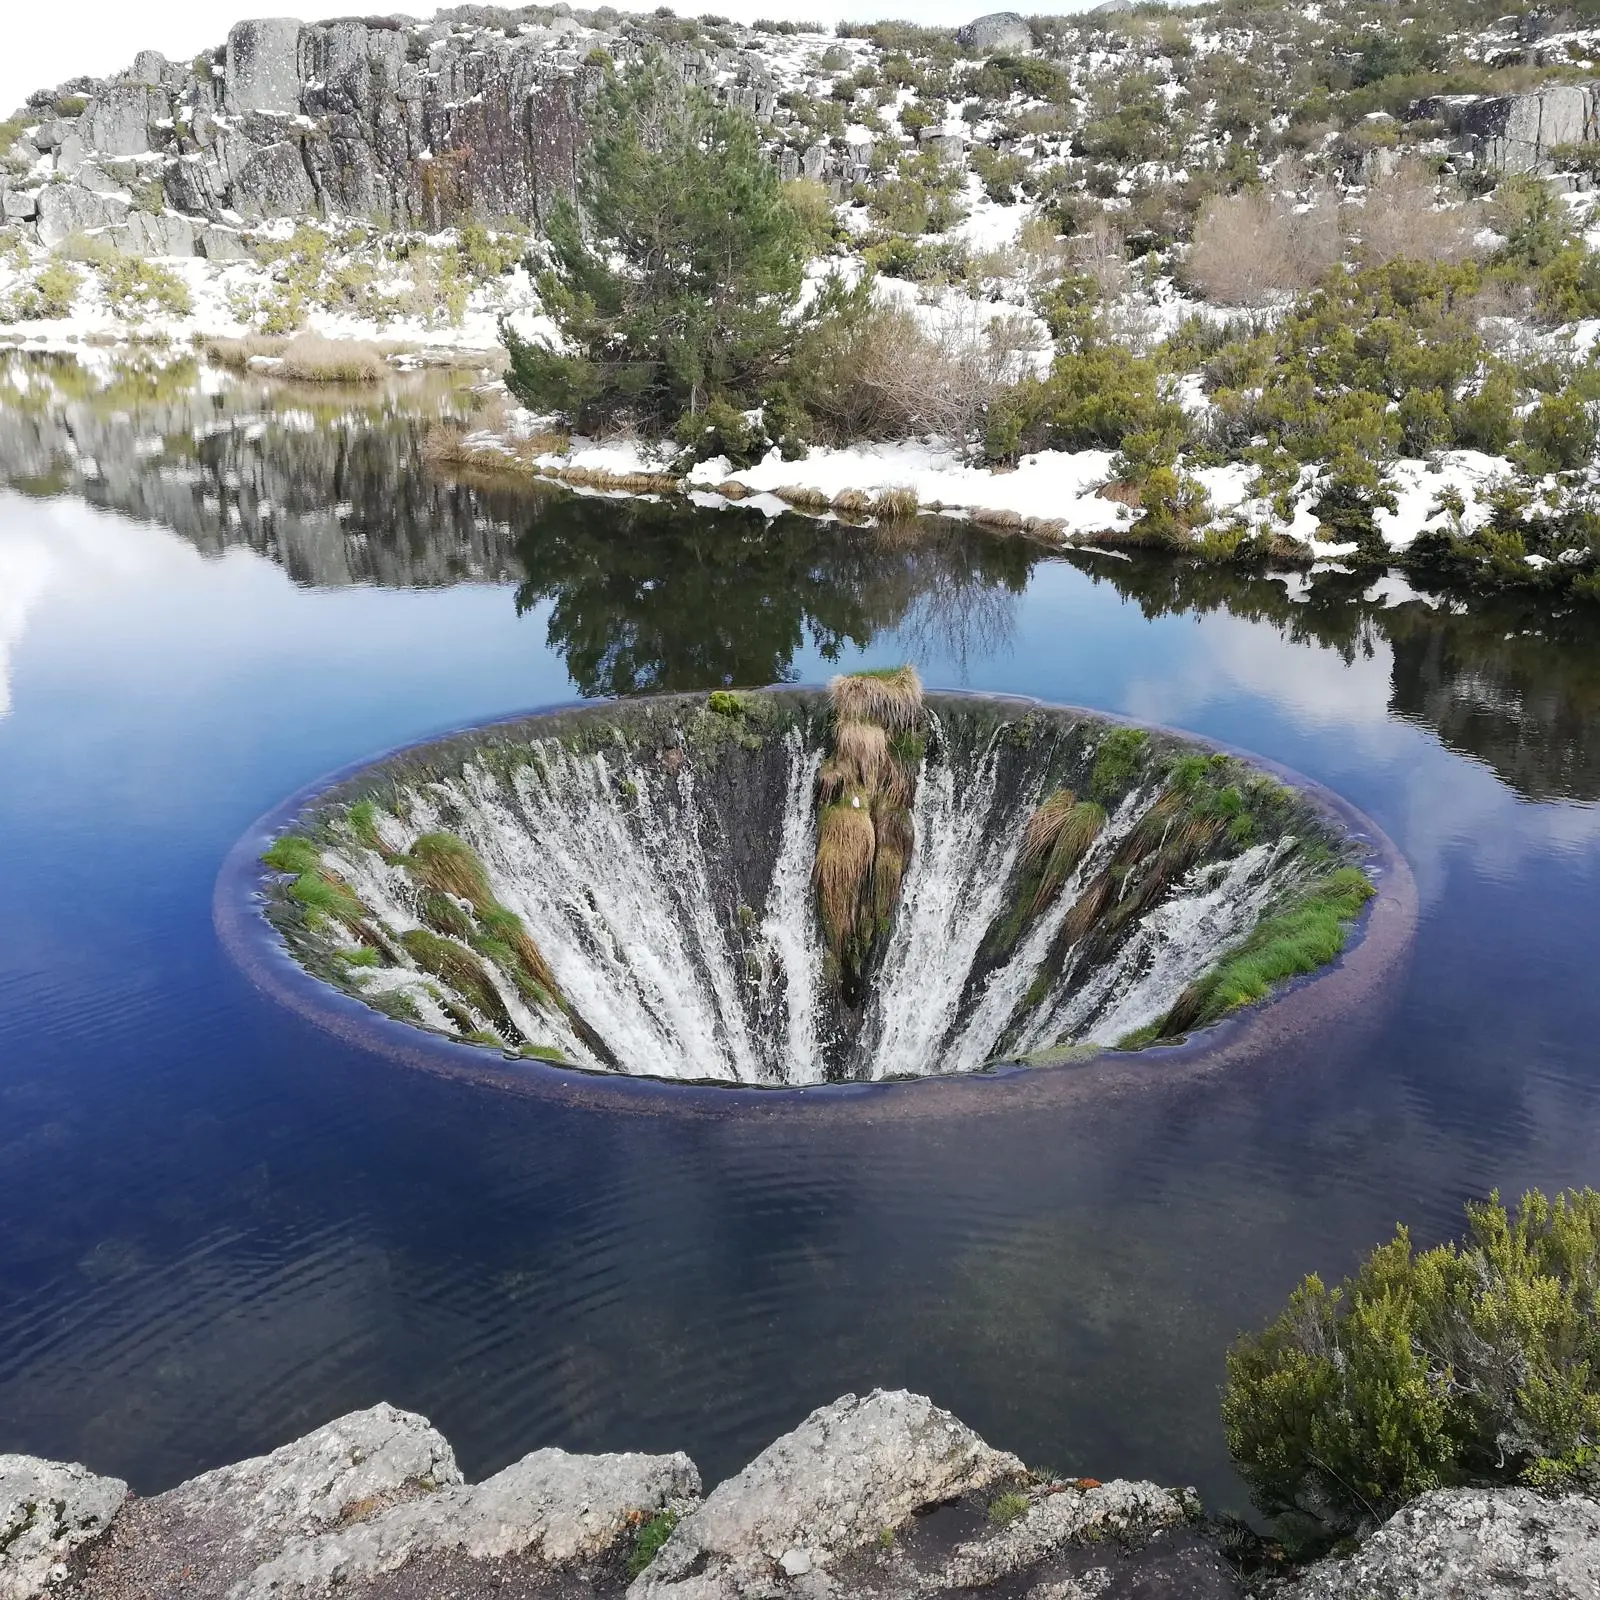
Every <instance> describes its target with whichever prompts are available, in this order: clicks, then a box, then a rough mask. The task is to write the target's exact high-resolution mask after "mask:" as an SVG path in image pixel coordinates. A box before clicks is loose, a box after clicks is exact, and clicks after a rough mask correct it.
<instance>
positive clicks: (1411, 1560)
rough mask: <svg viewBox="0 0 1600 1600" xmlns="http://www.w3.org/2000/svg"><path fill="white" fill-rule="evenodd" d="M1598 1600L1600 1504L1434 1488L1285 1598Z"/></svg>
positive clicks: (1520, 1492) (1313, 1571) (1523, 1492)
mask: <svg viewBox="0 0 1600 1600" xmlns="http://www.w3.org/2000/svg"><path fill="white" fill-rule="evenodd" d="M1373 1595H1386V1596H1387V1595H1394V1596H1404V1597H1405V1600H1600V1503H1596V1502H1595V1501H1593V1500H1589V1499H1586V1498H1584V1497H1582V1496H1579V1495H1564V1496H1562V1497H1560V1498H1557V1499H1546V1498H1544V1497H1543V1496H1541V1495H1537V1494H1534V1493H1533V1492H1532V1491H1531V1490H1528V1489H1435V1490H1433V1491H1431V1492H1430V1493H1428V1494H1425V1495H1422V1496H1420V1497H1419V1498H1418V1499H1416V1500H1413V1501H1412V1502H1411V1504H1410V1505H1408V1506H1406V1507H1405V1509H1404V1510H1402V1511H1400V1512H1398V1513H1396V1515H1395V1516H1394V1517H1392V1518H1391V1519H1390V1520H1389V1521H1388V1522H1387V1523H1385V1524H1384V1526H1383V1527H1381V1528H1380V1529H1379V1530H1378V1531H1377V1532H1376V1533H1375V1534H1373V1536H1372V1537H1371V1538H1370V1539H1368V1540H1367V1542H1366V1543H1365V1544H1364V1545H1362V1547H1361V1548H1360V1549H1359V1550H1358V1551H1356V1553H1355V1554H1354V1555H1352V1556H1346V1557H1344V1558H1343V1559H1342V1560H1337V1561H1334V1560H1328V1561H1319V1562H1318V1563H1317V1564H1316V1565H1315V1566H1313V1567H1312V1568H1310V1569H1309V1571H1308V1572H1307V1573H1306V1574H1305V1576H1304V1577H1302V1578H1301V1579H1300V1581H1299V1582H1298V1583H1296V1584H1294V1585H1292V1586H1291V1588H1290V1589H1289V1590H1288V1591H1287V1594H1286V1596H1285V1600H1368V1597H1369V1596H1373Z"/></svg>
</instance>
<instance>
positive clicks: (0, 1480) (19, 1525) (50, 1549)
mask: <svg viewBox="0 0 1600 1600" xmlns="http://www.w3.org/2000/svg"><path fill="white" fill-rule="evenodd" d="M127 1496H128V1486H127V1484H125V1483H124V1482H123V1481H122V1479H121V1478H97V1477H96V1476H95V1475H94V1474H93V1473H92V1472H90V1471H89V1470H88V1469H87V1468H85V1467H79V1466H69V1465H67V1464H66V1463H64V1462H60V1461H40V1460H39V1459H38V1458H37V1457H35V1456H0V1600H32V1597H33V1596H34V1595H36V1594H42V1593H43V1592H44V1590H45V1589H46V1587H47V1586H48V1585H49V1584H51V1583H52V1582H57V1581H59V1580H60V1579H62V1578H64V1577H65V1576H66V1573H67V1568H66V1562H67V1561H68V1559H69V1558H70V1557H71V1556H72V1554H73V1552H74V1551H75V1550H77V1549H78V1548H79V1546H81V1545H85V1544H87V1543H89V1542H90V1541H91V1540H94V1539H98V1538H99V1537H100V1536H101V1535H102V1534H103V1533H104V1532H105V1531H106V1529H107V1528H108V1527H110V1525H111V1519H112V1518H113V1517H115V1516H116V1514H117V1512H118V1511H119V1510H120V1509H121V1508H122V1503H123V1501H124V1500H125V1499H127Z"/></svg>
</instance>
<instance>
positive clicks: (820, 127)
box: [0, 0, 1600, 594]
mask: <svg viewBox="0 0 1600 1600" xmlns="http://www.w3.org/2000/svg"><path fill="white" fill-rule="evenodd" d="M1597 56H1600V30H1597V29H1591V28H1589V27H1587V26H1586V25H1585V20H1584V18H1583V17H1581V16H1579V15H1576V14H1570V13H1558V12H1553V11H1532V10H1525V11H1523V12H1520V13H1516V14H1513V15H1511V16H1506V15H1504V14H1501V13H1498V12H1497V11H1496V10H1495V8H1492V7H1487V6H1483V5H1481V4H1472V3H1455V4H1447V5H1442V6H1437V7H1433V8H1430V9H1429V10H1428V11H1427V12H1426V13H1421V12H1415V11H1412V10H1409V9H1407V8H1404V7H1400V6H1396V5H1394V4H1387V3H1385V4H1363V3H1342V4H1341V3H1332V4H1324V5H1311V6H1306V7H1290V6H1283V5H1273V4H1259V3H1249V0H1227V3H1223V4H1210V5H1203V6H1199V7H1195V8H1192V9H1185V10H1181V11H1176V10H1168V9H1166V8H1163V7H1160V6H1152V5H1141V6H1136V7H1134V8H1132V9H1117V10H1112V9H1109V8H1101V9H1100V10H1099V11H1097V12H1093V13H1089V14H1086V15H1082V16H1076V17H1070V18H1031V19H1023V18H1021V17H1019V16H1016V15H1014V14H1011V13H1001V14H998V15H995V16H990V17H985V18H981V19H979V20H978V21H976V22H974V23H972V24H970V25H969V26H968V27H966V28H964V29H961V30H958V31H957V32H953V33H952V32H945V31H941V30H933V29H923V28H918V27H914V26H911V25H908V24H903V23H882V24H875V25H871V26H863V27H859V28H857V27H852V28H849V29H841V30H840V34H839V36H834V35H831V34H825V33H822V32H820V31H807V30H804V29H798V28H795V27H794V26H792V25H790V24H764V23H757V24H756V25H755V26H754V27H749V28H747V27H743V26H740V25H737V24H733V23H730V22H727V21H724V20H722V19H718V18H715V17H709V16H708V17H703V18H701V19H699V20H692V19H688V18H679V17H676V16H673V15H671V14H670V13H667V12H665V11H663V12H661V13H658V14H656V15H654V16H650V17H644V18H635V17H624V16H622V15H620V14H618V13H616V12H612V11H609V10H604V9H602V10H599V11H593V12H585V11H570V10H568V9H567V8H566V7H564V6H561V7H554V8H542V7H528V8H524V9H521V10H517V11H502V10H497V9H494V8H490V7H479V6H463V7H459V8H457V9H455V10H453V11H447V12H443V13H441V14H440V15H439V16H438V17H437V18H435V19H433V20H432V21H430V22H427V23H413V22H407V21H405V20H403V19H396V18H379V19H368V20H365V21H356V20H340V21H333V22H326V23H318V24H313V25H309V26H303V25H301V24H300V23H298V22H292V21H286V20H283V19H275V20H267V21H254V22H243V23H240V24H238V25H237V26H235V27H234V28H233V29H232V31H231V32H230V34H229V36H228V39H227V42H226V44H225V45H223V46H221V47H219V48H217V49H216V50H213V51H211V52H208V53H206V54H203V55H201V56H200V57H197V58H196V59H195V60H194V61H193V62H189V63H181V64H180V63H171V62H167V61H165V60H164V59H162V58H161V57H160V56H158V55H155V54H154V53H150V52H146V53H144V54H142V55H140V56H139V58H138V59H137V61H136V62H135V63H134V65H133V66H132V68H131V69H130V70H129V71H128V72H127V73H125V74H123V75H122V76H121V77H119V78H117V79H115V80H110V81H99V80H90V79H78V80H73V81H71V82H69V83H66V84H63V85H60V86H58V87H57V88H55V89H52V90H47V91H41V92H40V93H38V94H35V95H34V96H32V97H31V98H30V100H29V102H28V104H27V105H26V106H25V107H23V108H21V110H20V111H19V112H18V114H17V115H16V116H15V117H13V118H12V119H11V121H10V122H8V123H7V124H5V126H4V129H3V131H0V146H3V147H4V149H5V150H6V154H5V156H4V173H5V176H4V178H3V180H0V181H3V185H4V187H3V188H0V211H3V214H4V217H5V218H6V230H5V235H4V244H3V253H0V321H3V322H4V323H6V324H9V325H10V326H9V329H8V330H6V331H7V333H8V336H10V337H13V338H18V339H22V340H24V341H25V342H28V343H35V344H37V343H43V344H46V345H60V344H62V343H63V342H66V341H71V340H75V339H83V338H89V339H91V340H97V341H100V342H109V343H114V344H119V345H120V344H124V343H127V342H129V341H142V342H144V343H146V344H148V342H149V341H151V340H152V339H155V340H158V341H159V340H167V341H177V345H178V347H181V346H183V345H185V344H187V343H188V342H190V341H193V340H196V339H199V340H202V341H203V340H208V339H209V340H216V339H225V340H231V341H234V343H233V344H232V345H231V346H229V347H227V348H220V347H214V354H215V355H217V357H218V358H219V359H223V360H229V361H233V362H236V363H237V362H242V361H253V362H254V363H255V364H257V365H258V366H263V367H266V368H271V367H272V365H273V364H274V363H277V362H280V361H282V360H283V359H284V342H285V340H286V339H288V338H289V337H290V336H293V335H295V334H296V333H299V332H302V331H303V330H310V331H312V332H315V333H318V334H321V335H325V336H331V337H333V338H338V339H356V340H365V341H369V342H370V341H374V340H377V341H384V344H383V345H382V347H380V348H379V349H378V350H377V351H376V352H375V353H374V352H372V351H370V350H369V351H368V352H367V353H365V354H360V355H358V354H354V353H347V355H346V356H345V357H344V358H343V359H342V361H341V360H340V359H339V358H337V357H335V358H329V357H327V355H326V353H324V356H323V358H322V359H323V360H329V359H332V361H333V368H332V370H334V371H337V372H342V373H343V374H344V375H346V376H355V377H360V376H363V375H366V374H369V373H370V371H371V370H372V364H373V363H374V362H375V361H378V360H379V359H380V358H381V357H383V356H384V355H390V356H394V355H396V354H397V353H401V352H405V351H419V352H426V351H427V350H428V349H429V348H430V347H455V348H458V349H459V348H462V347H465V348H466V349H469V350H482V351H489V350H491V349H492V348H493V347H494V346H495V345H496V343H497V342H498V341H499V339H500V337H501V333H500V319H501V318H502V317H509V318H510V319H511V321H510V328H511V329H512V331H513V333H514V334H517V335H520V336H521V338H522V339H524V340H533V341H534V342H535V343H546V344H551V345H554V346H555V347H557V348H561V347H562V346H563V339H564V338H566V339H570V337H571V330H570V328H568V327H564V326H563V325H562V324H561V320H560V318H559V317H558V316H557V317H552V316H551V315H547V311H550V310H552V309H553V308H552V307H547V306H545V305H544V304H542V303H541V295H540V291H539V289H538V287H537V286H536V284H535V281H534V280H535V277H536V276H537V275H538V273H539V272H540V271H541V270H543V269H545V268H546V267H548V266H549V265H550V261H551V257H550V254H549V251H548V249H547V248H546V246H545V245H544V243H543V241H544V239H545V237H546V235H547V233H548V230H549V227H550V225H551V220H552V217H553V216H555V215H556V214H557V212H558V210H559V208H560V207H561V205H562V204H563V202H564V201H567V200H571V199H573V198H581V197H582V195H583V192H584V184H585V181H586V179H585V173H586V170H587V165H588V163H589V162H590V156H591V151H592V146H593V140H594V118H595V116H596V107H597V105H598V103H599V101H600V98H601V97H602V96H603V95H604V94H605V93H606V86H607V85H608V84H610V83H613V82H615V81H617V80H618V79H619V78H621V79H627V78H629V77H630V75H631V74H633V73H634V72H635V71H636V69H638V68H639V67H640V66H642V65H644V64H646V63H649V62H656V63H664V64H665V67H666V70H667V71H668V73H669V74H670V75H671V76H672V77H673V78H674V79H677V80H681V81H682V82H684V83H686V84H688V85H691V86H694V87H697V88H699V89H703V90H704V91H706V92H707V93H708V94H709V95H710V96H711V97H712V99H714V101H715V102H716V103H717V104H719V105H720V106H721V107H723V108H726V109H728V110H730V111H732V112H733V113H735V114H736V115H737V116H738V117H740V118H748V119H751V120H752V121H753V123H754V125H755V128H756V132H757V136H758V138H759V141H760V148H761V150H762V153H763V159H764V160H765V161H766V162H767V163H768V165H769V167H770V169H771V171H772V173H773V174H775V175H776V177H777V178H778V179H780V180H781V182H782V185H783V193H784V196H785V198H786V201H787V203H788V205H789V206H790V207H791V208H792V209H793V210H794V211H795V212H796V213H797V214H798V215H799V216H800V217H801V218H802V220H803V222H804V226H805V229H806V237H807V240H808V244H807V254H808V256H809V265H808V266H807V268H806V274H805V286H804V288H803V290H802V292H801V293H800V294H799V296H798V298H796V299H795V300H794V302H793V308H792V310H791V311H790V312H789V313H787V315H788V316H789V318H790V322H791V324H792V325H793V326H794V327H795V328H797V329H798V328H801V327H802V326H809V324H810V323H814V322H815V321H816V320H817V318H818V317H819V316H822V313H814V312H813V311H811V310H808V309H807V308H808V307H811V306H813V305H814V304H815V303H816V302H817V301H818V299H819V297H820V296H821V295H822V290H823V288H824V286H825V285H827V284H828V283H830V282H831V283H833V284H836V285H840V286H844V285H848V284H850V283H853V282H857V281H859V280H860V279H861V278H862V277H863V276H864V275H871V276H873V278H874V284H873V288H872V291H871V299H872V304H873V308H874V309H873V310H872V313H871V315H870V316H868V315H867V313H866V312H864V311H863V310H862V309H861V308H860V306H857V308H856V310H855V311H854V312H853V313H852V315H853V316H854V318H855V320H854V321H853V322H849V323H848V326H846V323H845V322H842V321H841V322H838V323H837V324H836V332H837V333H838V337H836V338H835V339H834V342H833V346H832V348H831V349H830V350H828V351H826V352H824V354H818V352H817V350H816V349H815V348H811V347H807V346H805V344H804V340H803V339H802V340H801V343H800V345H799V346H797V347H796V348H795V349H785V350H784V351H783V352H781V359H780V361H779V365H778V367H777V368H774V369H773V371H774V372H777V373H778V377H777V379H775V380H771V379H770V375H769V380H770V381H767V382H766V383H765V387H762V386H761V385H755V386H754V387H751V386H747V387H746V389H745V390H739V389H738V388H737V386H735V388H732V389H729V391H728V392H727V393H726V394H725V395H720V396H713V397H712V398H713V399H714V400H719V401H720V402H722V403H724V404H725V405H726V406H731V407H732V411H731V412H726V413H724V414H722V415H723V416H724V421H723V423H722V424H721V425H719V426H717V427H710V426H709V425H708V426H707V428H706V429H705V430H703V431H705V432H707V433H708V434H709V435H710V439H709V443H707V444H705V445H702V444H701V443H700V442H698V431H697V430H696V429H689V430H688V432H687V433H685V432H684V431H683V429H681V428H680V429H677V430H674V429H672V428H671V426H670V422H671V419H670V418H669V419H667V423H666V425H663V424H661V423H659V422H656V421H651V420H648V419H643V418H637V417H636V418H634V419H632V424H631V425H623V426H616V425H614V424H616V423H617V421H618V419H617V418H616V417H612V418H611V424H613V425H608V426H607V427H605V428H597V427H595V426H593V425H591V422H590V421H589V420H588V419H586V418H584V417H580V416H578V415H576V414H562V413H561V410H560V408H559V407H549V406H542V405H537V404H535V405H531V406H528V407H525V408H523V409H518V408H516V407H511V406H507V405H505V404H498V405H495V404H491V406H490V409H489V411H488V413H487V414H486V415H485V416H484V417H482V418H481V419H480V421H481V423H482V426H481V427H480V428H478V429H477V430H476V431H474V432H470V433H464V434H462V435H460V436H458V437H456V438H455V439H453V440H450V439H446V440H444V441H442V442H441V444H440V445H439V446H438V448H437V450H436V455H437V457H438V458H439V459H440V460H441V461H444V460H446V459H447V458H448V459H454V460H456V461H459V462H467V463H471V464H475V465H479V466H481V465H484V464H504V463H507V462H514V463H516V464H519V465H521V466H523V467H531V468H533V469H535V470H541V471H545V472H550V473H556V474H559V475H562V476H566V477H567V478H568V479H569V480H576V481H579V482H587V483H590V484H597V485H600V486H602V487H604V486H620V487H624V488H626V487H634V488H660V487H663V486H678V487H682V488H684V489H688V490H692V491H694V492H696V493H700V494H702V495H706V496H710V497H715V496H717V495H720V496H721V497H723V498H732V497H736V496H738V497H745V498H749V497H752V496H755V497H761V496H765V495H770V494H773V493H775V492H776V493H777V494H778V495H779V496H780V497H781V498H782V500H783V501H784V502H785V503H787V504H792V505H796V506H798V507H800V508H801V509H809V510H819V509H830V508H831V509H834V510H837V511H839V512H842V513H845V514H853V515H858V516H873V515H879V514H881V513H882V512H883V511H884V509H885V507H888V508H889V509H891V510H894V509H896V508H897V509H898V511H899V512H900V513H903V512H904V511H905V510H906V509H907V507H909V506H914V505H920V506H921V507H922V508H924V509H926V508H927V507H929V506H930V505H935V506H941V507H944V508H947V509H949V508H959V509H964V510H966V511H969V512H972V513H974V514H977V515H987V516H988V517H989V518H990V519H991V520H993V521H996V522H998V523H1000V524H1002V525H1012V526H1021V527H1024V528H1029V529H1031V530H1032V531H1033V532H1035V533H1039V534H1041V535H1044V536H1047V537H1057V538H1073V537H1075V538H1096V539H1101V538H1105V537H1114V538H1122V539H1132V540H1135V541H1137V542H1142V543H1154V544H1167V545H1172V546H1174V547H1176V548H1181V549H1185V550H1195V551H1198V552H1200V553H1203V554H1206V555H1208V556H1211V557H1213V558H1227V559H1251V560H1257V559H1276V560H1279V561H1307V560H1310V559H1313V558H1321V559H1324V560H1329V559H1334V560H1346V561H1354V562H1357V563H1360V562H1369V561H1382V560H1387V559H1389V558H1391V557H1393V556H1395V555H1396V554H1403V555H1404V557H1405V559H1406V560H1407V561H1408V563H1410V564H1412V565H1414V566H1417V567H1418V568H1419V569H1422V568H1426V570H1427V571H1428V572H1429V573H1430V574H1432V575H1433V576H1434V577H1436V578H1439V579H1440V580H1441V581H1445V580H1448V581H1450V582H1468V583H1477V582H1493V583H1496V584H1502V583H1507V582H1512V583H1516V584H1519V585H1523V584H1526V585H1531V586H1533V587H1535V588H1543V589H1552V590H1557V591H1559V592H1560V593H1562V594H1566V593H1567V592H1569V591H1573V590H1576V591H1579V592H1587V590H1588V588H1589V587H1591V572H1592V568H1593V563H1594V557H1595V552H1594V549H1593V548H1592V545H1591V540H1592V539H1594V538H1595V537H1596V535H1595V533H1594V530H1595V529H1597V528H1600V520H1597V514H1596V511H1595V509H1594V505H1593V501H1594V488H1595V486H1594V484H1593V483H1592V482H1591V472H1592V469H1591V465H1590V464H1591V461H1592V458H1593V456H1594V453H1595V441H1596V408H1597V403H1600V379H1597V377H1596V375H1595V374H1594V372H1593V370H1592V367H1591V364H1590V352H1591V347H1592V345H1593V342H1594V338H1595V335H1596V331H1597V329H1600V320H1597V319H1600V263H1597V260H1596V257H1595V255H1594V253H1593V246H1594V244H1595V243H1596V242H1597V241H1600V233H1597V232H1594V231H1592V230H1593V227H1594V219H1593V218H1592V217H1591V210H1592V209H1593V208H1592V206H1591V201H1590V198H1589V193H1588V191H1589V185H1590V183H1591V181H1592V174H1593V172H1594V171H1595V170H1596V168H1597V167H1600V144H1597V143H1596V142H1595V137H1596V134H1597V132H1600V73H1597V71H1596V68H1595V59H1596V57H1597ZM829 304H831V302H829ZM831 314H832V313H831V312H830V313H829V315H831ZM823 320H824V321H826V317H823ZM569 347H570V346H569ZM808 348H809V349H810V354H809V355H808V354H807V350H808ZM314 357H315V352H311V353H310V354H308V353H307V351H306V350H305V348H304V347H303V345H302V347H301V348H300V353H299V355H298V356H297V355H296V354H295V353H293V352H291V354H290V357H289V368H288V369H286V370H287V371H293V370H299V371H301V372H302V373H310V372H312V371H313V369H314V368H315V365H316V360H315V359H314ZM297 362H298V366H297V365H296V363H297ZM808 363H809V364H808ZM780 368H781V371H780V370H779V369H780ZM775 383H776V387H775V386H774V384H775ZM779 389H781V390H782V394H781V395H780V394H779V393H778V390H779ZM524 398H526V396H524ZM698 410H699V402H698V401H694V402H692V403H691V405H690V407H689V411H690V412H691V413H694V414H696V415H698ZM730 415H731V416H736V417H739V418H743V419H744V420H743V423H742V424H741V425H740V426H738V427H732V426H731V425H729V424H728V423H727V421H726V418H727V416H730ZM621 421H622V422H623V423H628V421H629V419H626V418H623V419H621ZM586 429H587V432H586V431H585V430H586ZM673 431H676V432H678V434H679V435H680V443H681V439H684V438H686V439H688V440H689V442H690V450H689V453H688V454H687V455H685V454H684V452H683V450H682V449H681V448H680V444H672V445H670V446H667V445H655V444H650V443H648V441H649V440H650V439H652V438H655V437H658V436H659V435H660V434H662V433H668V432H673ZM607 433H610V434H613V435H617V436H620V437H621V439H622V440H623V442H621V443H618V442H617V440H616V438H612V439H609V440H608V439H607V438H605V437H595V435H596V434H600V435H604V434H607ZM641 434H642V435H643V436H644V437H645V438H646V440H647V443H646V444H644V445H642V446H641V445H640V444H638V443H636V442H633V441H634V440H635V439H636V438H637V437H638V436H639V435H641ZM574 435H576V436H577V437H576V439H574ZM696 456H700V457H704V458H705V459H703V460H702V461H701V462H700V463H699V465H695V461H694V458H695V457H696ZM886 496H887V497H889V498H888V499H886V498H885V497H886ZM891 502H892V503H891ZM1595 586H1600V585H1595Z"/></svg>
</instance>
